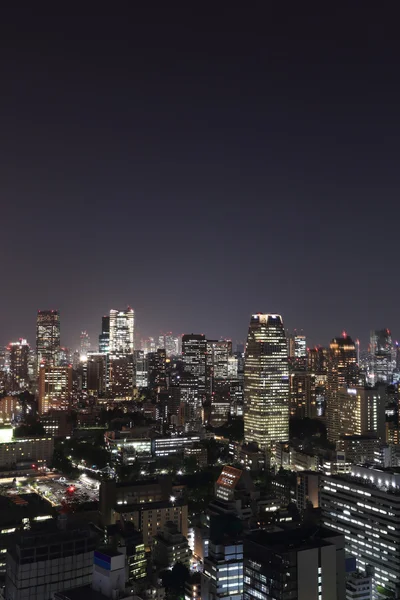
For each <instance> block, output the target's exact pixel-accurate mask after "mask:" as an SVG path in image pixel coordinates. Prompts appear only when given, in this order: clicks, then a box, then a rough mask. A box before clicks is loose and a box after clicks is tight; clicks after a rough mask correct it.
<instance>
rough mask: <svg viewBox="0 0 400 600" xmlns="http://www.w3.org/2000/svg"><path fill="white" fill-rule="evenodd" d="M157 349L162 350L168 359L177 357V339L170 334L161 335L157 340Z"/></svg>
mask: <svg viewBox="0 0 400 600" xmlns="http://www.w3.org/2000/svg"><path fill="white" fill-rule="evenodd" d="M158 348H164V350H165V352H166V354H167V357H168V358H169V357H170V356H178V354H179V338H177V337H176V336H174V335H172V333H163V334H162V335H160V336H159V338H158ZM150 352H151V351H150Z"/></svg>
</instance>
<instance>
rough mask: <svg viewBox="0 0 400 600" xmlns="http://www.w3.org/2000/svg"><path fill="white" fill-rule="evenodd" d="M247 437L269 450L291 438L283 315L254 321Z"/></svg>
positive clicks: (249, 352) (247, 375)
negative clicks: (275, 443)
mask: <svg viewBox="0 0 400 600" xmlns="http://www.w3.org/2000/svg"><path fill="white" fill-rule="evenodd" d="M244 399H245V406H244V436H245V441H246V443H251V442H256V443H257V444H258V446H259V447H260V448H268V447H270V446H271V445H272V444H273V443H274V442H282V441H286V440H287V439H288V438H289V366H288V348H287V342H286V335H285V330H284V328H283V321H282V317H281V316H280V315H273V314H256V315H253V316H252V317H251V320H250V327H249V333H248V337H247V344H246V352H245V366H244Z"/></svg>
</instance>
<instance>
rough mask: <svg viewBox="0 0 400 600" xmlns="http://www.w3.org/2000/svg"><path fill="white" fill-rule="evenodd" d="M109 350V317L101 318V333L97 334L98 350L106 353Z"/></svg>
mask: <svg viewBox="0 0 400 600" xmlns="http://www.w3.org/2000/svg"><path fill="white" fill-rule="evenodd" d="M109 350H110V317H109V316H107V315H105V316H104V317H102V319H101V334H100V335H99V352H101V353H102V354H107V353H108V352H109Z"/></svg>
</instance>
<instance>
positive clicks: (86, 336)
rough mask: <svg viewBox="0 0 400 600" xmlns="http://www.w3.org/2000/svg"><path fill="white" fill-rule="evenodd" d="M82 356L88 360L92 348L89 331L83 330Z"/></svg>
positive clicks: (82, 358) (81, 341)
mask: <svg viewBox="0 0 400 600" xmlns="http://www.w3.org/2000/svg"><path fill="white" fill-rule="evenodd" d="M79 350H80V358H81V360H86V359H87V355H88V352H89V350H90V337H89V334H88V332H87V331H82V333H81V340H80V349H79Z"/></svg>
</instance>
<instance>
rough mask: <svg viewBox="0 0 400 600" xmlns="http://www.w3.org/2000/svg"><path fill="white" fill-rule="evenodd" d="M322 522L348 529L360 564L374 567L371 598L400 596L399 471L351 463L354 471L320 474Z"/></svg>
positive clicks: (347, 537)
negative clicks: (341, 473) (339, 473)
mask: <svg viewBox="0 0 400 600" xmlns="http://www.w3.org/2000/svg"><path fill="white" fill-rule="evenodd" d="M320 506H321V509H322V523H323V525H325V526H326V527H329V528H330V529H332V530H333V531H336V532H337V533H338V534H344V535H345V540H346V541H345V545H346V552H347V553H348V554H349V555H351V556H355V557H356V561H357V568H358V569H360V570H362V571H365V570H367V569H368V571H372V581H373V598H374V599H379V600H381V599H383V598H399V596H400V527H399V523H400V474H399V473H398V472H397V470H396V469H393V470H391V469H385V470H380V469H374V468H367V467H362V466H353V467H352V471H351V476H350V475H330V476H328V475H322V481H321V503H320Z"/></svg>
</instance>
